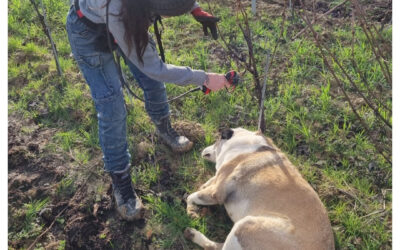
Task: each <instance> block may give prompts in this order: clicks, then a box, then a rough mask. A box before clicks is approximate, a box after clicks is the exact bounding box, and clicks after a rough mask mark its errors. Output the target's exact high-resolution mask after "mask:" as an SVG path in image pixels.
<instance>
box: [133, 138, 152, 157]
mask: <svg viewBox="0 0 400 250" xmlns="http://www.w3.org/2000/svg"><path fill="white" fill-rule="evenodd" d="M151 148H152V145H151V144H150V143H148V142H146V141H142V142H140V143H139V144H138V145H137V150H136V156H137V157H138V158H139V159H143V158H145V157H146V155H147V154H148V153H149V151H150V149H151Z"/></svg>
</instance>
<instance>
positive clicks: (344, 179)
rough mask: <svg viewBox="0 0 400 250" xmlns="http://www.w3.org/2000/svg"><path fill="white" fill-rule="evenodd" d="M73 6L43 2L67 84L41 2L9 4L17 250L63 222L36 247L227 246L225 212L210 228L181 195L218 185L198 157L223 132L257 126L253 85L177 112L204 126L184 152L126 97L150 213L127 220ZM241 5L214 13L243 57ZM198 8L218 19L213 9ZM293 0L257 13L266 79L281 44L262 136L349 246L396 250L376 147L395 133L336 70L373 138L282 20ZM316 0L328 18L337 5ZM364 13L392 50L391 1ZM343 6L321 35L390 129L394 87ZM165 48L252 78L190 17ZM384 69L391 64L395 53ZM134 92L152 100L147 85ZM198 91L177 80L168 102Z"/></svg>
mask: <svg viewBox="0 0 400 250" xmlns="http://www.w3.org/2000/svg"><path fill="white" fill-rule="evenodd" d="M68 2H69V1H66V0H64V1H53V0H44V1H43V3H44V5H45V6H46V10H47V17H48V22H49V24H50V27H51V30H52V34H53V37H54V40H55V42H56V45H57V49H58V53H59V56H60V64H61V67H62V70H63V74H64V76H63V77H59V76H58V75H57V71H56V67H55V63H54V60H53V56H52V53H51V47H50V45H49V42H48V39H47V37H46V36H45V35H44V33H43V30H42V28H41V26H40V23H39V21H38V19H37V16H36V13H35V11H34V9H33V7H32V6H31V4H30V2H29V1H28V0H9V1H8V5H9V7H8V8H9V9H8V15H9V16H8V29H9V30H8V39H9V40H8V53H9V54H8V56H9V65H8V79H9V83H8V84H9V93H8V103H9V105H8V112H9V127H8V130H9V131H8V135H9V156H8V157H9V166H8V174H9V176H8V187H9V200H8V202H9V203H8V209H9V214H8V219H9V224H8V244H9V249H25V248H27V247H28V246H29V245H31V244H32V243H33V242H34V240H35V239H36V238H37V237H38V236H39V235H40V234H41V233H42V232H44V231H45V230H46V228H48V227H49V226H50V225H51V224H52V223H53V222H54V224H53V225H52V227H51V229H50V230H49V231H48V232H46V234H45V235H44V236H43V237H40V239H39V240H38V241H37V242H35V247H36V248H37V249H78V248H82V249H85V248H86V249H99V248H102V249H106V248H114V249H129V248H132V249H197V246H195V245H194V244H192V243H190V242H188V241H186V240H185V239H184V237H183V230H184V228H185V227H187V226H190V227H194V228H197V229H198V230H200V231H201V232H203V233H205V234H206V235H207V236H208V237H210V239H213V240H216V241H223V240H224V239H225V237H226V235H227V234H228V232H229V231H230V229H231V227H232V223H231V222H230V220H229V218H228V217H227V215H226V214H225V211H224V209H223V208H222V207H209V208H203V209H202V214H203V215H204V216H203V217H202V218H200V219H195V220H194V219H190V218H189V217H188V216H187V215H186V212H185V209H186V203H185V200H184V197H185V196H186V195H187V194H190V193H192V192H193V191H195V190H196V189H197V188H198V187H199V186H200V185H201V184H202V183H204V182H205V181H206V180H207V179H208V178H210V177H211V176H212V175H213V173H214V168H213V165H212V164H209V163H207V162H205V161H203V160H202V159H201V157H200V152H201V150H202V149H203V148H205V147H206V146H208V145H210V144H211V143H213V142H214V141H215V139H216V134H217V132H218V129H220V128H223V127H239V126H240V127H245V128H247V129H250V130H256V129H257V122H258V112H259V108H258V104H257V103H256V99H255V98H254V89H253V88H254V85H253V80H252V77H251V74H249V73H248V72H246V73H245V74H244V75H243V77H242V78H243V81H242V82H241V86H240V87H239V88H237V89H236V91H235V92H233V93H228V92H226V91H220V92H217V93H211V94H210V95H208V96H204V95H203V94H202V93H193V94H191V95H189V96H187V97H185V98H183V99H180V100H178V101H176V102H174V103H172V104H171V106H170V107H171V112H172V117H173V120H174V121H176V122H178V121H185V122H187V123H186V125H187V124H188V125H187V126H189V127H191V126H193V128H195V129H192V130H194V131H192V133H194V134H195V135H199V136H197V138H195V140H196V144H195V147H194V149H193V150H192V151H190V152H188V153H186V154H183V155H179V156H177V155H174V154H173V153H172V152H171V151H170V150H169V149H168V148H167V147H165V146H164V145H162V143H161V142H160V141H159V140H158V138H157V137H156V135H155V128H154V126H153V124H152V123H151V122H150V119H149V117H148V116H147V114H146V112H145V110H144V105H143V103H141V102H140V101H138V100H136V99H131V98H129V96H126V104H127V107H128V119H127V121H128V136H129V138H128V140H129V143H130V150H131V154H132V156H133V157H132V165H133V166H134V169H135V171H134V172H133V173H134V174H133V181H134V183H135V187H136V188H137V192H138V193H139V195H140V196H141V197H142V199H143V201H144V203H145V205H146V207H147V208H148V211H147V214H146V223H143V222H142V223H136V224H132V223H126V222H123V221H120V220H119V218H118V217H117V216H116V215H115V213H114V210H113V207H112V205H113V204H112V202H111V196H110V180H109V179H108V177H107V175H106V174H105V173H103V171H102V167H103V166H102V160H101V156H102V155H101V150H100V147H99V143H98V137H97V120H96V113H95V110H94V105H93V102H92V101H91V98H90V92H89V88H88V87H87V85H86V84H85V81H84V79H83V77H82V75H81V74H80V72H79V69H78V68H77V66H76V64H75V62H74V60H73V58H72V56H71V54H70V53H71V52H70V47H69V43H68V39H67V35H66V31H65V20H66V14H67V12H68V9H69V6H68ZM233 2H234V1H228V0H224V1H213V2H212V3H211V6H212V9H213V11H214V12H215V13H214V14H215V15H217V16H219V17H221V20H222V21H221V22H220V23H219V28H220V30H221V31H222V33H223V35H224V37H225V38H227V39H228V40H229V42H230V44H232V45H234V46H236V47H237V48H239V50H241V51H246V49H247V47H246V45H245V41H244V39H243V36H241V33H240V31H239V30H238V29H237V24H236V22H237V20H236V17H235V15H233V14H232V13H234V10H233V7H232V8H230V7H227V6H233V4H232V3H233ZM260 2H261V1H260ZM200 3H201V4H202V6H203V7H204V8H205V9H208V7H207V3H206V2H200ZM282 3H283V1H265V2H261V3H260V4H259V10H258V14H257V16H252V15H251V14H250V12H249V18H250V24H251V29H252V32H253V33H252V39H253V43H254V52H255V55H256V59H257V60H258V62H259V64H258V67H259V72H262V73H263V68H264V60H265V56H266V50H268V49H269V50H271V51H272V50H273V48H274V47H275V46H276V45H277V44H278V46H277V50H276V55H275V60H274V63H273V64H272V65H271V68H270V72H269V73H268V79H269V80H268V85H267V98H266V100H265V102H264V106H265V118H266V124H267V128H266V131H265V135H266V136H269V137H271V138H272V139H273V140H274V142H275V143H276V144H277V145H278V146H279V147H280V148H281V149H282V150H283V151H284V152H286V153H287V155H288V156H289V158H290V160H291V161H292V162H293V163H294V164H295V165H297V166H298V168H299V169H300V171H301V173H302V174H303V176H304V177H305V178H306V180H307V181H308V182H309V183H310V184H311V185H312V187H313V188H314V189H315V190H316V191H317V193H318V194H319V196H320V197H321V200H322V201H323V203H324V204H325V206H326V207H327V210H328V212H329V218H330V220H331V224H332V227H333V230H334V234H335V239H336V245H337V248H338V249H391V242H392V224H391V220H392V165H391V163H388V162H387V161H386V160H385V159H384V157H382V155H380V154H379V152H378V151H377V150H376V146H375V145H374V143H373V142H372V141H373V140H375V141H378V142H379V143H380V144H382V145H385V146H386V147H388V148H391V143H392V142H391V130H388V129H385V128H384V125H383V123H382V122H381V121H379V120H378V119H376V113H374V111H372V110H371V109H369V108H368V107H367V105H366V103H365V101H364V100H363V99H362V98H360V96H359V95H357V93H356V91H355V89H354V87H353V86H352V85H351V84H350V83H349V82H348V81H347V80H346V78H345V77H343V74H341V73H340V69H339V67H338V66H337V65H336V64H333V65H334V67H333V69H334V70H335V72H337V74H338V75H339V76H341V80H342V81H343V83H344V87H345V89H346V91H347V92H348V93H349V96H350V99H351V100H352V102H353V103H354V104H355V105H356V108H357V110H358V112H359V114H360V116H361V117H362V118H363V119H364V120H365V121H366V123H367V125H368V129H369V130H370V131H372V132H373V134H372V138H373V140H372V139H371V135H370V134H369V133H367V132H366V131H365V128H364V127H363V126H362V125H361V124H360V121H359V120H358V119H357V117H356V116H355V114H354V112H353V111H352V109H351V107H350V106H349V104H348V102H347V101H346V99H345V98H344V96H343V94H342V93H341V92H340V90H339V86H338V85H337V83H336V82H335V80H334V78H333V76H332V74H330V72H329V71H328V68H327V67H326V64H325V63H324V61H323V58H322V57H321V54H320V52H319V50H318V48H317V45H316V43H315V42H314V40H313V38H312V35H311V32H309V31H306V32H304V33H303V34H302V35H299V36H298V37H297V38H296V39H294V40H292V39H291V38H292V37H293V36H294V35H295V34H297V33H298V32H299V31H300V30H301V29H303V28H304V27H305V24H304V22H303V21H302V20H301V18H300V17H299V16H298V15H297V14H296V13H295V14H294V15H292V13H291V12H290V10H289V9H287V10H286V15H287V18H286V20H285V21H284V22H282V15H281V13H282V11H283V10H284V9H283V5H282ZM318 3H320V5H319V6H322V7H320V9H318V8H317V13H319V14H321V13H324V12H325V11H327V10H329V8H330V7H333V6H335V5H337V4H339V3H340V1H327V2H324V1H320V2H318ZM362 3H363V6H365V7H366V9H367V13H368V14H369V15H368V16H367V17H368V18H369V19H368V22H370V23H373V24H375V25H376V26H377V27H381V29H380V34H381V36H382V39H380V40H379V42H380V45H382V47H383V46H389V47H390V46H391V41H392V26H391V24H390V23H387V22H385V19H384V17H385V14H386V15H387V11H390V14H391V2H390V1H389V2H388V1H362ZM389 3H390V5H389ZM244 4H245V5H246V6H247V4H248V2H246V1H244ZM324 6H327V9H326V10H325V9H323V7H324ZM340 10H341V11H340V12H333V14H331V15H326V16H324V17H323V18H321V20H320V21H317V22H316V24H315V25H314V28H315V29H316V31H317V32H318V33H319V34H320V35H321V36H322V37H323V39H324V42H325V43H326V44H327V45H328V46H329V49H330V50H331V51H332V52H333V53H334V54H335V55H336V57H337V58H339V60H340V62H341V65H343V66H344V67H345V68H346V69H347V70H348V73H349V75H350V77H351V78H352V79H353V80H354V81H355V82H356V83H357V84H358V85H359V87H360V88H361V90H362V91H363V92H365V93H367V97H368V99H370V100H372V99H373V96H372V95H369V94H370V90H372V93H374V95H375V96H379V101H380V102H381V105H380V106H379V107H380V108H379V113H380V114H381V116H383V117H384V118H385V119H387V120H388V121H389V122H390V123H391V119H392V118H391V104H392V96H391V90H392V87H391V84H390V83H388V82H387V81H386V79H385V76H384V74H383V72H382V69H381V67H380V65H379V63H378V61H377V60H375V59H374V58H375V55H374V53H373V51H372V49H371V46H370V43H369V42H368V37H366V36H365V33H364V32H363V30H362V28H361V27H360V26H358V25H356V26H355V27H354V29H353V28H352V22H351V18H350V15H349V13H350V12H351V6H350V5H344V6H343V7H342V8H341V9H340ZM334 14H335V15H334ZM310 15H311V14H310ZM380 16H383V18H381V17H380ZM378 17H379V18H378ZM282 30H283V32H282V36H280V34H281V31H282ZM353 31H354V32H353ZM352 41H356V42H355V43H352ZM163 42H164V47H165V48H166V58H167V62H168V63H172V64H176V65H186V66H190V67H192V68H194V69H203V70H206V71H210V72H220V73H224V72H227V71H228V70H230V69H236V70H238V71H243V67H242V66H241V65H237V64H236V62H235V61H234V60H232V59H231V57H230V56H229V54H228V53H227V52H226V49H224V48H225V47H224V46H223V44H222V43H221V39H219V40H218V41H214V40H212V39H210V38H209V37H204V36H203V34H202V30H201V27H200V25H199V24H198V23H197V22H196V21H195V20H194V19H193V18H192V17H191V16H190V15H184V16H180V17H174V18H169V19H165V20H164V33H163ZM353 51H354V55H355V56H353V55H352V54H353ZM386 59H387V63H388V64H389V65H390V66H391V57H390V56H389V58H386ZM352 60H355V61H356V63H357V65H358V66H359V70H358V71H356V70H354V68H353V67H352ZM124 69H125V71H126V72H127V74H128V75H129V73H128V71H127V69H126V68H124ZM360 73H361V74H360ZM390 74H391V72H390ZM130 77H131V76H130ZM264 77H265V76H264V74H263V75H262V76H261V79H264ZM363 79H365V80H366V81H363ZM131 80H132V82H133V79H131ZM365 82H366V83H367V84H365ZM133 88H134V90H135V92H136V93H141V90H140V89H139V88H138V87H137V86H136V85H134V87H133ZM189 88H190V87H187V89H189ZM187 89H185V88H182V87H178V86H175V85H173V84H167V91H168V94H169V96H170V97H172V96H176V95H178V94H180V93H183V92H184V91H185V90H187ZM385 107H386V108H385ZM177 126H182V123H178V124H177ZM389 158H391V155H389Z"/></svg>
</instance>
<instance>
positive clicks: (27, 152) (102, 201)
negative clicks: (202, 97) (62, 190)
mask: <svg viewBox="0 0 400 250" xmlns="http://www.w3.org/2000/svg"><path fill="white" fill-rule="evenodd" d="M283 3H284V1H279V0H276V1H260V4H259V6H260V8H261V9H263V10H265V11H268V12H269V13H275V14H276V15H280V12H279V11H280V9H281V6H282V5H283ZM296 3H297V1H294V4H295V7H297V5H296ZM331 7H332V6H330V2H329V1H317V2H316V5H315V6H307V8H308V9H309V10H311V9H312V8H315V10H316V11H317V13H319V14H322V13H325V12H326V11H328V10H329V9H330V8H331ZM367 11H368V13H369V14H371V15H373V16H374V18H375V19H374V20H375V21H378V22H382V23H383V24H386V23H389V22H391V15H392V12H391V1H374V3H373V4H369V5H368V7H367ZM350 14H351V13H350V12H349V10H348V9H346V8H345V7H342V8H338V9H337V10H336V11H334V12H332V13H331V17H333V18H347V17H349V15H350ZM302 28H303V27H298V28H296V29H297V31H299V30H301V29H302ZM218 53H219V54H223V53H224V52H223V51H218ZM218 57H219V56H218ZM224 57H226V55H224ZM224 57H223V56H221V58H224ZM26 60H29V58H28V57H27V56H25V55H22V54H21V56H20V57H19V59H18V61H19V62H20V63H22V62H24V61H26ZM47 67H48V65H45V66H43V70H44V71H46V69H47ZM27 81H28V80H27V79H26V78H24V77H21V76H19V77H17V78H15V79H10V81H9V85H10V86H15V87H20V86H23V85H25V84H26V83H27ZM175 126H176V127H177V130H178V131H179V132H181V133H183V134H186V135H188V137H189V138H190V139H191V140H192V141H195V142H196V141H198V140H200V139H201V138H202V137H204V131H203V130H202V129H201V127H200V126H199V125H196V124H195V125H193V124H190V123H189V122H185V121H184V122H180V123H177V124H175ZM56 132H57V130H56V129H49V128H41V127H40V126H38V125H36V124H35V122H34V121H32V120H25V119H24V118H22V117H18V116H14V115H10V116H9V121H8V209H9V214H8V219H9V222H8V224H9V231H13V232H18V231H20V230H22V227H23V226H24V218H25V216H24V214H21V209H22V207H23V204H25V203H28V202H30V201H33V200H38V199H44V198H46V197H50V200H49V203H48V204H47V206H46V207H45V208H44V209H43V210H42V211H40V217H39V220H40V221H38V224H41V225H44V227H43V229H42V231H44V230H45V229H46V228H47V227H49V226H50V225H51V224H52V223H53V222H55V223H54V225H53V226H52V227H51V229H50V231H49V232H47V233H46V235H45V236H43V237H42V238H41V239H39V240H38V242H40V243H41V244H42V246H44V247H45V248H46V249H58V246H59V244H60V241H62V240H65V247H66V249H132V248H134V249H154V247H152V237H151V232H150V233H146V232H143V228H144V227H145V221H144V220H143V221H138V222H135V223H128V222H125V221H123V220H121V219H120V218H119V217H118V215H117V214H116V213H115V211H114V209H113V206H114V204H113V200H112V195H111V186H110V184H109V183H110V180H109V179H108V177H107V176H106V175H105V174H104V173H101V172H100V173H99V172H98V171H96V170H95V169H88V170H85V171H86V172H85V173H86V176H85V177H84V178H81V179H80V180H79V181H77V182H76V185H75V186H76V189H75V190H74V192H69V193H68V192H67V193H66V194H61V195H60V194H59V193H57V192H56V190H57V187H58V186H59V185H60V184H59V183H60V181H61V180H63V179H64V178H66V177H68V176H69V174H70V171H71V170H73V171H78V169H76V168H74V167H73V166H76V163H75V162H74V160H73V159H71V158H70V157H68V156H66V155H65V153H61V152H60V153H59V152H53V151H52V150H51V149H49V148H47V147H46V145H47V144H48V142H49V141H50V140H51V138H52V137H53V136H54V134H55V133H56ZM147 147H148V145H146V143H143V144H142V145H139V149H138V150H139V151H140V150H141V151H140V153H141V154H140V155H141V157H140V160H145V161H154V159H149V158H147V156H146V150H147V149H146V148H147ZM297 150H298V153H299V154H305V155H307V154H309V152H308V148H307V147H306V146H300V147H299V148H298V149H297ZM99 155H100V154H99ZM157 157H158V159H157V161H158V162H161V163H162V164H160V166H161V167H162V169H161V170H162V171H161V172H162V175H161V179H160V181H159V182H158V183H157V184H156V185H154V186H152V189H153V191H154V192H157V191H158V190H163V189H167V188H168V187H169V186H171V185H173V183H174V180H173V178H174V177H173V170H172V169H171V164H170V159H168V156H160V155H159V156H157ZM97 160H98V162H96V164H97V166H98V164H101V161H100V160H99V159H97ZM99 162H100V163H99ZM96 164H95V165H96ZM372 167H373V166H371V168H372ZM371 171H373V170H371ZM382 178H383V179H384V177H382ZM99 182H101V183H102V184H103V185H105V187H106V188H104V190H103V191H102V192H96V191H95V190H96V187H98V186H99V184H98V183H99ZM107 183H108V184H107ZM137 192H138V194H139V196H141V195H143V194H145V191H142V190H137ZM183 195H184V194H182V197H183ZM337 195H343V194H340V193H339V191H338V190H336V189H335V190H332V192H329V193H327V194H323V196H327V197H331V199H337ZM335 197H336V198H335ZM169 198H171V199H172V197H169ZM166 199H168V197H167V198H166ZM64 209H65V210H64ZM213 209H215V208H210V209H204V210H203V211H202V213H204V214H205V213H210V210H213ZM62 211H64V212H62ZM61 212H62V213H61ZM60 213H61V214H60ZM146 216H149V215H146ZM138 231H139V232H140V231H142V233H141V234H135V232H138ZM146 234H147V235H146ZM131 235H138V237H139V238H132V237H131ZM32 242H33V239H32V238H30V239H27V240H19V241H9V247H11V248H15V249H20V248H27V247H28V246H29V245H30V244H31V243H32Z"/></svg>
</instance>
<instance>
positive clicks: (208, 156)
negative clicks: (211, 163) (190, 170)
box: [202, 153, 211, 158]
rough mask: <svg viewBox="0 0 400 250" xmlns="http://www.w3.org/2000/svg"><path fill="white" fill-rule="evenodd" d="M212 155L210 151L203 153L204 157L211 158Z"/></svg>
mask: <svg viewBox="0 0 400 250" xmlns="http://www.w3.org/2000/svg"><path fill="white" fill-rule="evenodd" d="M210 156H211V155H210V154H209V153H205V154H203V155H202V157H204V158H210Z"/></svg>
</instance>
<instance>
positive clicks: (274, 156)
mask: <svg viewBox="0 0 400 250" xmlns="http://www.w3.org/2000/svg"><path fill="white" fill-rule="evenodd" d="M202 157H203V158H205V159H207V160H209V161H212V162H215V163H216V166H215V168H216V174H215V176H214V177H212V178H211V179H210V180H208V181H207V182H206V183H205V184H203V186H201V187H200V190H199V191H197V192H195V193H193V194H191V195H189V196H188V198H187V212H188V214H189V215H190V216H192V217H197V216H198V213H197V205H215V204H220V205H222V204H223V205H224V206H225V209H226V211H227V212H228V215H229V217H230V218H231V219H232V221H233V222H234V223H235V224H234V226H233V228H232V230H231V232H230V233H229V235H228V237H227V238H226V240H225V243H216V242H213V241H211V240H209V239H208V238H207V237H206V236H204V235H203V234H202V233H200V232H199V231H197V230H195V229H193V228H187V229H186V230H185V232H184V235H185V237H186V238H187V239H190V240H192V241H193V242H194V243H196V244H198V245H199V246H201V247H203V248H204V249H209V250H210V249H227V250H232V249H254V250H255V249H257V250H263V249H280V250H281V249H285V250H286V249H305V250H313V249H318V250H328V249H335V244H334V239H333V233H332V229H331V225H330V222H329V218H328V215H327V212H326V209H325V207H324V205H323V204H322V202H321V201H320V199H319V197H318V195H317V193H316V192H315V191H314V190H313V189H312V187H311V186H310V185H309V184H308V183H307V181H305V180H304V179H303V177H302V176H301V174H300V173H299V171H298V170H297V169H296V167H295V166H294V165H293V164H292V163H291V162H290V161H289V160H288V158H287V157H286V156H285V155H284V154H283V153H282V152H281V151H280V150H279V149H278V148H277V147H276V146H275V145H274V143H273V142H272V140H271V139H269V138H266V137H264V136H263V135H262V133H259V132H251V131H248V130H246V129H243V128H236V129H227V130H224V131H222V132H221V138H220V139H219V140H218V141H217V142H216V143H215V144H214V145H212V146H209V147H207V148H205V149H204V150H203V152H202Z"/></svg>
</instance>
